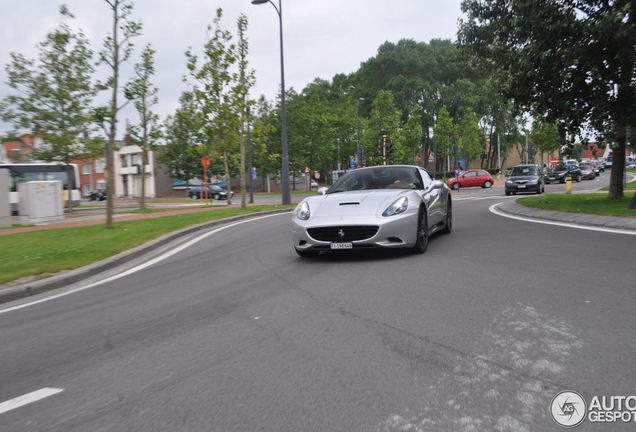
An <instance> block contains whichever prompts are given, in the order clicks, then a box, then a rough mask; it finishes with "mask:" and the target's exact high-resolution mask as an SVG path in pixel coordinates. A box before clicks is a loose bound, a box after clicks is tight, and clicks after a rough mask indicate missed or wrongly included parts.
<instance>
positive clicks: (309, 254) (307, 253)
mask: <svg viewBox="0 0 636 432" xmlns="http://www.w3.org/2000/svg"><path fill="white" fill-rule="evenodd" d="M294 249H296V248H294ZM296 253H297V254H298V255H299V256H301V257H303V258H310V257H315V256H318V254H319V253H320V251H316V250H298V249H296Z"/></svg>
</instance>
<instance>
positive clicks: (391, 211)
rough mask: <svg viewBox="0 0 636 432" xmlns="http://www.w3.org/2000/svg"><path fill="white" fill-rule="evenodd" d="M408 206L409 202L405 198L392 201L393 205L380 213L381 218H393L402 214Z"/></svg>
mask: <svg viewBox="0 0 636 432" xmlns="http://www.w3.org/2000/svg"><path fill="white" fill-rule="evenodd" d="M408 206H409V200H408V198H406V197H405V196H403V197H401V198H398V199H396V200H395V201H393V204H391V205H390V206H388V207H387V208H386V210H384V212H383V213H382V216H395V215H398V214H400V213H404V211H406V209H407V208H408Z"/></svg>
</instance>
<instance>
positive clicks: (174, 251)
mask: <svg viewBox="0 0 636 432" xmlns="http://www.w3.org/2000/svg"><path fill="white" fill-rule="evenodd" d="M290 213H291V212H290ZM286 214H288V213H277V214H273V215H267V216H260V217H257V218H253V219H247V220H243V221H239V222H234V223H232V224H229V225H224V226H222V227H220V228H217V229H215V230H212V231H210V232H207V233H205V234H202V235H200V236H199V237H197V238H194V239H192V240H190V241H189V242H186V243H184V244H182V245H181V246H179V247H176V248H174V249H172V250H170V251H169V252H166V253H164V254H163V255H160V256H158V257H156V258H153V259H151V260H150V261H147V262H145V263H143V264H140V265H138V266H136V267H133V268H131V269H128V270H126V271H125V272H122V273H119V274H117V275H114V276H111V277H108V278H106V279H103V280H101V281H97V282H94V283H92V284H90V285H86V286H83V287H79V288H76V289H73V290H69V291H65V292H63V293H59V294H55V295H52V296H50V297H46V298H43V299H40V300H35V301H32V302H30V303H24V304H21V305H18V306H14V307H10V308H7V309H3V310H0V314H3V313H6V312H11V311H15V310H18V309H22V308H25V307H28V306H34V305H36V304H39V303H44V302H46V301H49V300H53V299H56V298H59V297H64V296H67V295H70V294H74V293H76V292H80V291H83V290H86V289H89V288H94V287H96V286H98V285H101V284H104V283H106V282H111V281H114V280H116V279H119V278H122V277H124V276H128V275H130V274H133V273H136V272H138V271H140V270H143V269H145V268H147V267H150V266H151V265H153V264H156V263H158V262H160V261H163V260H165V259H166V258H169V257H171V256H172V255H175V254H177V253H179V252H181V251H182V250H184V249H187V248H189V247H190V246H192V245H193V244H195V243H197V242H200V241H201V240H203V239H205V238H207V237H209V236H211V235H213V234H216V233H218V232H219V231H223V230H225V229H228V228H232V227H235V226H237V225H241V224H244V223H248V222H254V221H258V220H261V219H266V218H269V217H273V216H280V215H286Z"/></svg>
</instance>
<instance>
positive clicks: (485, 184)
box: [484, 180, 492, 189]
mask: <svg viewBox="0 0 636 432" xmlns="http://www.w3.org/2000/svg"><path fill="white" fill-rule="evenodd" d="M491 186H492V183H491V182H490V180H487V181H485V182H484V187H485V188H486V189H488V188H489V187H491Z"/></svg>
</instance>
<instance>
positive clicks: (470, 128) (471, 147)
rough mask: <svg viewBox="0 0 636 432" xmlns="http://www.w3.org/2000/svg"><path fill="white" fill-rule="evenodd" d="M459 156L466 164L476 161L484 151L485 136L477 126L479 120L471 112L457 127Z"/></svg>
mask: <svg viewBox="0 0 636 432" xmlns="http://www.w3.org/2000/svg"><path fill="white" fill-rule="evenodd" d="M457 135H458V142H457V145H458V146H459V150H458V151H459V154H460V155H461V156H462V157H464V158H465V159H466V162H467V163H469V162H470V161H472V160H474V159H476V158H478V157H479V155H481V154H482V153H483V151H484V145H485V144H486V136H485V134H484V131H483V129H482V128H481V127H480V126H479V119H478V118H477V115H476V114H475V113H474V112H473V111H472V110H470V109H469V110H468V112H467V113H466V114H465V115H464V118H463V119H462V121H461V123H460V124H459V125H458V127H457Z"/></svg>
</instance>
